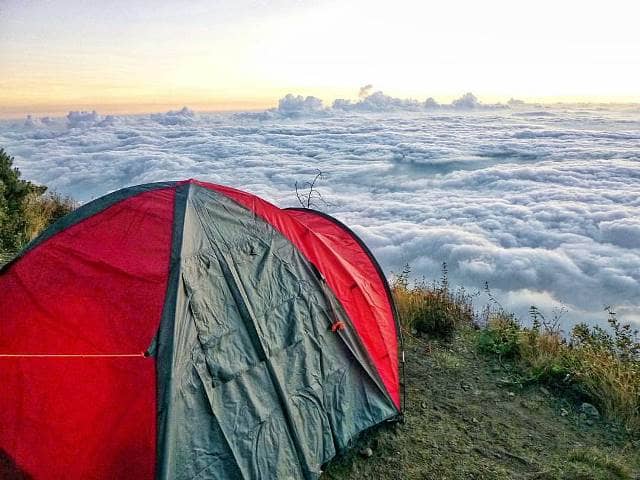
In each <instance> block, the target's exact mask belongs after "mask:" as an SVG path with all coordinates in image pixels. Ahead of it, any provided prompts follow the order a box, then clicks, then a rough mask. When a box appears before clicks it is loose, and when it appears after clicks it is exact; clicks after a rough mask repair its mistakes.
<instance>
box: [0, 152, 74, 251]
mask: <svg viewBox="0 0 640 480" xmlns="http://www.w3.org/2000/svg"><path fill="white" fill-rule="evenodd" d="M13 161H14V159H13V157H11V156H9V155H8V154H7V153H6V152H5V151H4V150H3V149H1V148H0V264H1V263H2V261H3V260H8V259H9V258H10V257H11V256H13V255H14V254H15V253H16V252H17V251H18V250H20V249H21V248H22V247H24V246H25V245H26V244H27V243H28V242H29V241H31V240H32V239H33V238H34V237H35V236H36V235H38V234H39V233H40V232H41V231H42V230H43V229H44V228H46V227H47V226H48V225H49V224H51V223H52V222H54V221H55V220H57V219H58V218H60V217H62V216H64V215H66V214H67V213H68V212H70V211H71V210H72V209H73V208H74V207H75V204H74V202H73V201H72V200H71V199H70V198H68V197H67V198H62V197H60V196H59V195H57V194H55V193H49V194H45V192H46V191H47V187H45V186H41V185H35V184H34V183H31V182H29V181H27V180H23V179H22V178H21V174H20V171H19V170H18V168H16V167H14V166H13Z"/></svg>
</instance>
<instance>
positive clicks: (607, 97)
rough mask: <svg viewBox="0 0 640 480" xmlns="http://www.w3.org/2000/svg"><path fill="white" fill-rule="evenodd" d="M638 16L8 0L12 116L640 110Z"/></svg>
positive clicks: (634, 8) (6, 82) (523, 9)
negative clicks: (281, 102) (418, 108)
mask: <svg viewBox="0 0 640 480" xmlns="http://www.w3.org/2000/svg"><path fill="white" fill-rule="evenodd" d="M547 4H548V5H547ZM551 5H553V6H554V8H553V9H552V10H548V9H547V8H546V6H551ZM548 11H553V15H550V14H549V13H548ZM638 13H640V6H638V5H628V4H626V3H625V2H621V1H615V0H614V1H613V2H612V3H610V4H609V7H608V8H607V9H606V10H603V9H602V8H599V7H598V6H597V5H590V4H585V3H584V2H581V3H578V2H563V3H562V4H555V3H552V2H551V1H550V0H549V1H545V2H542V4H540V3H539V4H537V5H536V6H532V5H528V6H518V7H517V8H516V6H514V5H511V4H509V3H508V2H503V1H501V0H490V1H488V2H485V3H484V4H483V5H481V6H480V5H466V4H464V2H458V1H454V2H448V3H447V4H433V5H428V6H425V5H423V4H421V3H420V2H417V1H415V2H414V1H403V2H400V3H399V4H397V5H394V7H393V8H388V7H385V8H382V4H380V3H376V2H373V3H372V2H364V1H359V0H358V1H356V2H353V3H350V4H349V5H347V6H345V5H341V4H340V3H339V2H336V1H333V0H331V1H327V0H323V1H320V2H314V3H313V4H311V3H310V2H304V1H302V2H293V1H291V0H277V1H275V2H264V1H258V0H242V1H240V2H229V1H222V2H219V3H217V4H216V5H210V4H209V3H208V2H205V1H204V0H198V1H194V2H190V3H189V4H188V8H187V6H184V5H183V6H182V7H180V6H179V5H177V4H176V3H175V2H169V1H159V2H151V1H140V2H136V3H135V4H134V5H130V4H128V3H127V2H124V0H117V1H114V2H110V3H109V4H108V5H92V4H87V3H84V2H79V1H76V0H61V1H59V2H55V3H50V2H38V3H29V4H24V2H18V1H15V0H8V1H7V2H5V3H4V4H3V5H2V6H1V7H0V27H2V28H0V65H1V66H2V67H3V72H4V73H3V77H2V78H1V79H0V106H1V107H0V116H1V117H3V118H17V117H20V116H25V115H29V114H31V115H43V114H44V115H47V114H49V115H50V114H61V113H64V112H66V111H71V110H94V109H95V110H99V111H102V112H104V113H116V114H123V113H126V114H136V113H151V112H156V111H162V110H166V109H171V108H177V107H178V106H181V105H188V106H189V107H190V108H193V109H195V110H200V111H230V110H231V111H243V110H260V109H265V108H269V107H271V106H274V105H275V104H277V101H278V99H279V98H281V97H283V96H284V95H286V94H287V93H293V94H301V95H303V96H309V95H312V96H316V97H319V98H321V99H322V100H324V101H325V102H328V101H330V100H332V99H336V98H345V99H357V98H358V88H360V87H361V86H362V85H367V84H373V85H375V87H376V90H381V91H383V92H385V93H386V94H388V95H392V96H394V97H399V98H416V99H419V100H423V99H425V98H427V97H434V98H436V99H437V100H439V101H442V102H447V101H450V100H452V99H454V98H457V97H458V96H459V95H460V94H462V93H464V92H467V91H472V92H474V93H475V94H476V95H478V97H479V98H480V99H481V100H482V101H484V102H489V103H496V102H505V101H507V100H508V99H509V98H518V99H522V100H524V101H526V102H528V103H540V104H548V103H551V104H554V103H558V102H560V103H570V104H574V103H598V104H601V103H616V104H618V103H623V104H629V103H640V91H638V88H637V85H636V83H635V79H637V78H639V77H640V38H638V36H637V35H635V33H634V32H635V25H634V19H636V18H638ZM578 20H579V21H578Z"/></svg>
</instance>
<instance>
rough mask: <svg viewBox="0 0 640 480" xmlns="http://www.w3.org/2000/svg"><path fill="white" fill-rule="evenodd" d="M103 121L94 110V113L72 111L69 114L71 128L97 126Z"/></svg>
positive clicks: (68, 121) (68, 120)
mask: <svg viewBox="0 0 640 480" xmlns="http://www.w3.org/2000/svg"><path fill="white" fill-rule="evenodd" d="M101 120H102V117H100V115H98V113H97V112H96V111H95V110H93V111H92V112H84V111H71V112H69V113H68V114H67V123H68V125H69V128H84V127H89V126H92V125H95V124H96V123H98V122H99V121H101Z"/></svg>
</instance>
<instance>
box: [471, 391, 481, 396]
mask: <svg viewBox="0 0 640 480" xmlns="http://www.w3.org/2000/svg"><path fill="white" fill-rule="evenodd" d="M480 395H482V392H481V391H480V390H474V391H473V396H474V397H479V396H480Z"/></svg>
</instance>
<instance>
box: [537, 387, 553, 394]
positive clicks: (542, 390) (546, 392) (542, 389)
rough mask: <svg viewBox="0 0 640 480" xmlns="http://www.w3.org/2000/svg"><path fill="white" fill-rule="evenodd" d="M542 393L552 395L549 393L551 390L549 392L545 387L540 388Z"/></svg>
mask: <svg viewBox="0 0 640 480" xmlns="http://www.w3.org/2000/svg"><path fill="white" fill-rule="evenodd" d="M540 391H541V392H542V393H544V394H545V395H551V393H550V392H549V390H547V389H546V388H544V387H540Z"/></svg>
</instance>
